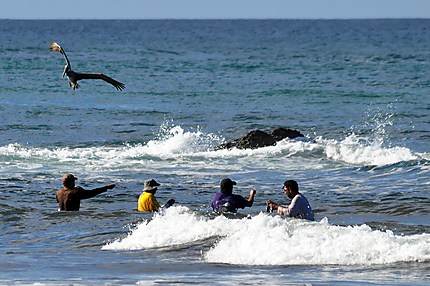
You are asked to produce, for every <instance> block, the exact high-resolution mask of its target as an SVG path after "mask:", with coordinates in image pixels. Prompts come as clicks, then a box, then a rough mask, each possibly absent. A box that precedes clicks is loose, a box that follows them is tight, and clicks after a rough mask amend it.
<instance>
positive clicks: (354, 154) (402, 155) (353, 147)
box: [317, 134, 419, 166]
mask: <svg viewBox="0 0 430 286" xmlns="http://www.w3.org/2000/svg"><path fill="white" fill-rule="evenodd" d="M317 142H319V143H321V144H323V145H325V151H324V152H325V154H326V155H327V157H328V158H330V159H332V160H336V161H340V162H346V163H349V164H354V165H361V166H363V165H364V166H368V165H371V166H384V165H390V164H395V163H399V162H407V161H412V160H417V159H418V158H419V157H418V156H417V155H415V154H413V153H412V151H411V150H410V149H408V148H406V147H384V146H383V141H381V140H368V138H365V137H362V138H360V137H358V136H357V135H355V134H351V135H350V136H348V137H346V138H345V139H344V140H342V141H340V142H339V141H336V140H324V139H322V138H318V139H317Z"/></svg>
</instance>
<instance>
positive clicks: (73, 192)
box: [56, 174, 115, 211]
mask: <svg viewBox="0 0 430 286" xmlns="http://www.w3.org/2000/svg"><path fill="white" fill-rule="evenodd" d="M77 179H78V178H76V177H75V176H73V175H72V174H66V175H64V176H63V178H62V179H61V180H62V182H63V188H62V189H60V190H58V191H57V195H56V197H57V202H58V205H59V210H60V211H78V210H79V208H80V205H81V200H85V199H89V198H92V197H95V196H97V195H98V194H101V193H104V192H106V191H107V190H110V189H113V188H115V184H109V185H106V186H104V187H101V188H96V189H93V190H84V189H83V188H81V187H79V186H75V181H76V180H77Z"/></svg>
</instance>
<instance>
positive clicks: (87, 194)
mask: <svg viewBox="0 0 430 286" xmlns="http://www.w3.org/2000/svg"><path fill="white" fill-rule="evenodd" d="M113 188H115V184H109V185H106V186H104V187H101V188H96V189H92V190H84V189H82V188H81V191H80V192H79V194H80V199H81V200H85V199H89V198H92V197H95V196H97V195H98V194H101V193H104V192H106V191H107V190H110V189H113Z"/></svg>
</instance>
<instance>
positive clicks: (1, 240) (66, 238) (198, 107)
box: [0, 20, 430, 285]
mask: <svg viewBox="0 0 430 286" xmlns="http://www.w3.org/2000/svg"><path fill="white" fill-rule="evenodd" d="M51 41H56V42H58V43H59V44H60V45H62V47H63V48H64V49H65V51H66V53H67V55H68V57H69V59H70V61H71V64H72V67H73V69H74V70H76V71H82V72H102V73H104V74H107V75H109V76H111V77H113V78H114V79H116V80H118V81H120V82H123V83H124V84H125V85H126V88H125V90H124V91H122V92H118V91H116V90H115V88H113V87H112V86H110V85H109V84H106V83H105V82H103V81H96V80H82V81H81V82H80V85H81V88H80V89H77V90H72V89H71V88H70V87H69V86H68V83H67V80H66V79H62V78H61V73H62V71H63V67H64V59H63V57H62V56H61V54H59V53H50V52H49V43H50V42H51ZM429 46H430V20H339V21H328V20H315V21H305V20H303V21H295V20H258V21H257V20H231V21H227V20H220V21H197V20H196V21H195V20H189V21H179V20H166V21H81V20H73V21H16V20H14V21H11V20H0V55H1V59H0V220H1V231H2V235H1V236H0V284H2V285H171V284H181V285H182V284H185V285H189V284H191V285H266V284H271V285H428V283H429V280H430V215H429V211H430V192H429V191H430V182H429V175H430V152H429V139H430V52H429V48H428V47H429ZM278 126H282V127H285V128H293V129H296V130H299V131H300V132H302V133H303V134H305V135H306V137H307V139H308V140H304V141H298V140H289V139H285V140H283V141H280V142H278V144H277V145H276V146H270V147H264V148H259V149H254V150H248V149H246V150H238V149H232V150H218V151H214V147H215V146H217V145H219V144H221V143H224V142H226V141H229V140H232V139H236V138H239V137H241V136H244V135H246V134H247V133H248V132H249V131H251V130H254V129H260V130H264V131H269V130H271V129H273V128H275V127H278ZM65 173H73V174H74V175H75V176H77V177H78V178H79V180H78V181H77V183H78V185H80V186H82V187H84V188H88V189H90V188H95V187H99V186H102V185H105V184H107V183H115V184H116V185H117V186H116V188H115V189H113V190H110V191H108V192H106V193H104V194H101V195H99V196H97V197H95V198H92V199H89V200H85V201H82V204H81V210H80V211H79V212H58V211H57V208H58V205H57V203H56V200H55V192H56V190H58V189H59V188H61V177H62V175H63V174H65ZM225 177H229V178H232V179H233V180H235V181H237V182H238V184H237V186H236V187H235V193H237V194H241V195H243V196H245V197H246V196H247V195H248V192H249V190H250V189H251V188H255V189H256V190H257V195H256V199H255V202H254V205H253V207H251V208H246V209H244V210H240V211H239V212H238V214H236V215H218V214H215V213H213V212H212V211H211V209H210V202H211V199H212V197H213V195H214V194H215V193H216V192H217V191H218V189H219V181H220V180H221V179H223V178H225ZM150 178H154V179H156V180H157V181H158V182H160V183H161V186H160V188H159V190H158V192H157V198H158V200H159V201H160V202H162V203H163V202H165V201H167V200H168V199H169V198H175V199H176V201H177V204H176V205H175V206H174V207H171V208H169V209H167V210H165V211H163V212H160V213H157V214H147V213H139V212H137V210H136V209H137V198H138V196H139V195H140V193H141V190H142V188H143V181H144V180H145V179H150ZM287 179H295V180H297V181H298V182H299V185H300V189H301V191H302V192H303V194H305V195H306V197H307V198H308V200H309V201H310V203H311V205H312V207H313V209H314V213H315V216H316V221H315V222H308V221H303V220H298V219H292V218H285V217H280V216H278V215H275V214H268V213H266V207H265V201H266V200H267V199H272V200H274V201H276V202H279V203H282V204H287V203H288V199H287V198H286V197H285V195H284V194H283V193H282V191H281V186H282V184H283V182H284V181H285V180H287Z"/></svg>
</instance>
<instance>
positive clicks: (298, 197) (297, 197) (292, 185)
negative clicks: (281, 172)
mask: <svg viewBox="0 0 430 286" xmlns="http://www.w3.org/2000/svg"><path fill="white" fill-rule="evenodd" d="M282 188H283V190H284V193H285V194H286V195H287V196H288V197H289V198H290V199H291V203H290V204H289V205H288V206H281V205H278V204H276V203H274V202H272V201H271V200H268V201H267V202H266V204H267V206H268V207H269V208H270V209H272V210H274V211H276V212H277V213H278V214H280V215H285V216H290V217H296V218H303V219H308V220H315V218H314V214H313V212H312V208H311V205H310V204H309V202H308V200H307V199H306V198H305V196H304V195H302V194H301V193H299V185H298V184H297V182H296V181H294V180H288V181H285V182H284V186H283V187H282Z"/></svg>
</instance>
